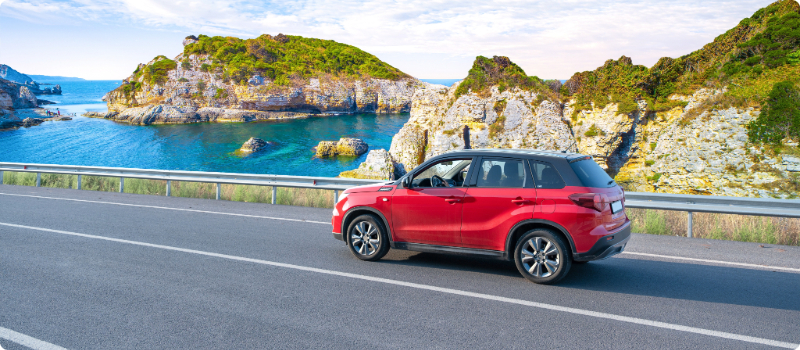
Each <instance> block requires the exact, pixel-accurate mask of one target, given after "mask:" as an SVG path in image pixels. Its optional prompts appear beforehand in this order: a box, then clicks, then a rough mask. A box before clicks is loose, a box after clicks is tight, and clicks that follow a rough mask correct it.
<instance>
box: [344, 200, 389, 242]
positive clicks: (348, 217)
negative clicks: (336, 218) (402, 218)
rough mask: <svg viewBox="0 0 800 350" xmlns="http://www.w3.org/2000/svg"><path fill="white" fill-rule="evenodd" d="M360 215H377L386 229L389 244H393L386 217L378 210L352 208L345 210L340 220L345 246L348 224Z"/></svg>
mask: <svg viewBox="0 0 800 350" xmlns="http://www.w3.org/2000/svg"><path fill="white" fill-rule="evenodd" d="M362 214H373V215H377V216H378V217H379V218H380V219H381V222H382V224H383V228H384V229H386V235H387V236H389V244H390V245H392V244H394V241H393V240H392V228H391V227H390V226H389V221H388V220H386V217H385V216H384V215H383V213H381V212H380V211H379V210H378V209H375V208H371V207H366V206H358V207H353V208H350V209H348V210H347V212H346V213H345V214H344V217H343V218H342V236H343V238H344V243H345V244H347V228H348V227H349V226H350V222H352V221H353V219H355V218H357V217H358V216H359V215H362Z"/></svg>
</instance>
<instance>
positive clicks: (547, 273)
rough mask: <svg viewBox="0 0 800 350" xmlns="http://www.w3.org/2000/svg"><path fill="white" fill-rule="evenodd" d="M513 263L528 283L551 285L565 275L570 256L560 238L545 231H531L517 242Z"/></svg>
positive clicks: (569, 263)
mask: <svg viewBox="0 0 800 350" xmlns="http://www.w3.org/2000/svg"><path fill="white" fill-rule="evenodd" d="M514 262H515V263H516V265H517V269H518V270H519V272H520V273H521V274H522V276H524V277H525V278H527V279H528V280H529V281H531V282H534V283H539V284H551V283H555V282H558V281H559V280H561V279H562V278H564V276H566V275H567V273H568V272H569V268H570V267H571V265H572V256H571V252H570V251H569V249H567V246H566V245H565V244H564V241H563V240H562V239H561V237H559V236H558V235H556V234H554V233H553V232H552V231H550V230H547V229H533V230H531V231H528V232H526V233H525V234H524V235H522V238H521V239H520V240H519V241H517V247H516V249H514Z"/></svg>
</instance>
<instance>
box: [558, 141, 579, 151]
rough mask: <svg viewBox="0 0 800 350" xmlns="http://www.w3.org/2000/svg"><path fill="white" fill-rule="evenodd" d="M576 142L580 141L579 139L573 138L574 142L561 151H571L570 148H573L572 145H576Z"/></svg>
mask: <svg viewBox="0 0 800 350" xmlns="http://www.w3.org/2000/svg"><path fill="white" fill-rule="evenodd" d="M575 142H578V139H572V144H571V145H569V146H567V149H566V150H564V151H561V153H567V151H569V149H570V148H572V146H574V145H575Z"/></svg>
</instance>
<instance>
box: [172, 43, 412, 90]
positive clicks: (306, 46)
mask: <svg viewBox="0 0 800 350" xmlns="http://www.w3.org/2000/svg"><path fill="white" fill-rule="evenodd" d="M184 54H185V55H187V56H188V55H191V54H199V55H209V56H211V58H212V59H213V60H215V61H217V62H219V63H218V64H219V67H220V68H222V73H223V76H225V77H228V78H229V79H230V80H232V81H235V82H241V81H247V79H249V78H250V77H251V76H253V75H255V74H259V75H261V76H263V77H267V78H269V79H271V80H274V81H281V82H283V83H287V82H288V81H289V80H290V78H292V77H300V78H309V77H312V76H318V75H321V74H332V75H344V76H351V77H372V78H380V79H391V80H397V79H401V78H406V77H408V75H406V74H405V73H403V72H401V71H400V70H398V69H397V68H394V67H392V66H390V65H388V64H387V63H385V62H383V61H381V60H379V59H378V58H377V57H375V56H373V55H371V54H369V53H367V52H364V51H362V50H360V49H358V48H356V47H354V46H350V45H346V44H342V43H337V42H335V41H333V40H321V39H313V38H304V37H301V36H292V35H283V34H279V35H278V36H275V37H273V36H271V35H266V34H265V35H261V36H259V37H257V38H254V39H247V40H242V39H239V38H233V37H221V36H215V37H209V36H206V35H200V36H199V37H198V42H196V43H192V44H188V45H186V46H185V47H184Z"/></svg>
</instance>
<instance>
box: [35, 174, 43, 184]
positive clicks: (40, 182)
mask: <svg viewBox="0 0 800 350" xmlns="http://www.w3.org/2000/svg"><path fill="white" fill-rule="evenodd" d="M41 186H42V173H36V187H41Z"/></svg>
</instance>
